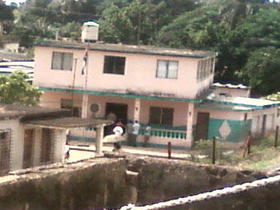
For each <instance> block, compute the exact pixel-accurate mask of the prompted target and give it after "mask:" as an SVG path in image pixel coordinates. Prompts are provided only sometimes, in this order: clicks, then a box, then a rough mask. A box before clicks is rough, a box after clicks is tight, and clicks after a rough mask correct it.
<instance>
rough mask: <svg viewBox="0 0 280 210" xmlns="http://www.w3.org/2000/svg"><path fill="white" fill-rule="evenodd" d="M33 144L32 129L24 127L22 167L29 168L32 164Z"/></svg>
mask: <svg viewBox="0 0 280 210" xmlns="http://www.w3.org/2000/svg"><path fill="white" fill-rule="evenodd" d="M33 145H34V129H26V130H25V131H24V150H23V168H30V167H32V165H33V164H32V162H33V147H34V146H33Z"/></svg>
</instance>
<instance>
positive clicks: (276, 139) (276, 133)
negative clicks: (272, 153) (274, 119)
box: [274, 125, 279, 148]
mask: <svg viewBox="0 0 280 210" xmlns="http://www.w3.org/2000/svg"><path fill="white" fill-rule="evenodd" d="M278 132H279V126H278V125H277V126H276V131H275V141H274V147H275V148H276V147H277V141H278Z"/></svg>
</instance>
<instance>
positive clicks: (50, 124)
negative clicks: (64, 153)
mask: <svg viewBox="0 0 280 210" xmlns="http://www.w3.org/2000/svg"><path fill="white" fill-rule="evenodd" d="M110 124H112V121H111V120H100V119H90V118H85V119H84V118H79V117H62V118H54V119H44V120H31V121H26V122H25V125H26V126H32V127H40V128H51V129H70V128H85V127H102V126H106V125H110Z"/></svg>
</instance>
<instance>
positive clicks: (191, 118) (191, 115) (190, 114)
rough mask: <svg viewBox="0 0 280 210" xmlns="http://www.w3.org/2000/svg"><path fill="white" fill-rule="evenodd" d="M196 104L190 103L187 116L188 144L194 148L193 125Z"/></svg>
mask: <svg viewBox="0 0 280 210" xmlns="http://www.w3.org/2000/svg"><path fill="white" fill-rule="evenodd" d="M194 117H195V112H194V104H193V103H189V105H188V114H187V133H186V134H187V142H188V146H189V147H192V145H193V124H194Z"/></svg>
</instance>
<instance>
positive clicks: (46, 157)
mask: <svg viewBox="0 0 280 210" xmlns="http://www.w3.org/2000/svg"><path fill="white" fill-rule="evenodd" d="M51 134H52V130H51V129H49V128H43V129H42V144H41V163H48V162H50V161H51V151H52V141H51V140H52V139H51V136H52V135H51Z"/></svg>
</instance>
